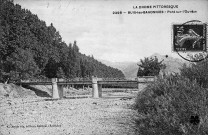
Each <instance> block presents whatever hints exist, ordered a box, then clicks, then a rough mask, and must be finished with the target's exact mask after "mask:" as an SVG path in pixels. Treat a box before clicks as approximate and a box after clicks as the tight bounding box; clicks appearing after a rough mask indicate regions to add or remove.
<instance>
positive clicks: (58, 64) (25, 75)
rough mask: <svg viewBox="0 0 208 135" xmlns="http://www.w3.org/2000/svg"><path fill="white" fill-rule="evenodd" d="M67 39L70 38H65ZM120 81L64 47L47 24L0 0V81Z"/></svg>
mask: <svg viewBox="0 0 208 135" xmlns="http://www.w3.org/2000/svg"><path fill="white" fill-rule="evenodd" d="M69 38H70V37H69ZM91 76H97V77H102V78H124V75H123V73H122V72H121V71H120V70H118V69H115V68H112V67H109V66H106V65H104V64H102V63H101V62H99V61H97V60H96V59H94V58H93V56H86V55H84V54H81V53H80V52H79V47H78V45H77V42H76V41H74V43H69V44H66V43H65V42H64V41H63V40H62V37H61V35H60V34H59V32H58V31H57V30H56V28H55V27H54V26H53V24H52V23H51V24H50V26H47V25H46V23H45V22H44V21H42V20H40V19H39V18H38V16H37V15H35V14H32V13H31V12H30V11H29V10H28V9H22V8H21V6H20V5H18V4H14V3H13V1H11V0H0V80H1V81H7V80H19V79H29V78H36V79H37V78H54V77H58V78H76V77H79V78H89V77H91Z"/></svg>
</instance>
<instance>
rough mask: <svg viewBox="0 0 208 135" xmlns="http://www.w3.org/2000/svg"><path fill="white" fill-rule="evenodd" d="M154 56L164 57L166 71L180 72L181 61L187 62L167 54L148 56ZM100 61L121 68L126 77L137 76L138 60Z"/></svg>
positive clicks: (161, 58)
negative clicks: (166, 55)
mask: <svg viewBox="0 0 208 135" xmlns="http://www.w3.org/2000/svg"><path fill="white" fill-rule="evenodd" d="M154 56H157V58H158V59H159V60H163V59H164V61H163V62H164V64H166V66H167V67H166V69H165V72H167V73H172V72H175V73H179V72H180V70H179V68H180V67H181V66H182V65H183V63H188V62H185V61H183V60H181V59H178V58H173V57H171V56H168V57H167V58H166V57H165V56H163V55H160V54H157V53H155V54H153V55H151V56H150V57H154ZM102 62H104V63H105V64H106V65H110V66H112V67H114V68H118V69H120V70H122V72H123V73H124V75H125V77H126V78H128V79H134V78H136V77H137V70H138V64H139V61H138V62H120V63H117V62H116V63H114V62H108V61H102Z"/></svg>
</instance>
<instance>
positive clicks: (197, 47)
mask: <svg viewBox="0 0 208 135" xmlns="http://www.w3.org/2000/svg"><path fill="white" fill-rule="evenodd" d="M172 29H173V30H172V31H173V40H172V41H173V51H174V52H184V51H186V52H188V51H192V52H196V51H198V52H199V51H207V45H206V44H207V41H206V40H207V38H206V36H207V34H206V31H207V29H206V24H197V23H191V24H187V23H184V24H173V26H172Z"/></svg>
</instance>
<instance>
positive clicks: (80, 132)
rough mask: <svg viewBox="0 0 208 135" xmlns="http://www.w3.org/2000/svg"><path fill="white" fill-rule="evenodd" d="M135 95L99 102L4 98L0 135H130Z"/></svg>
mask: <svg viewBox="0 0 208 135" xmlns="http://www.w3.org/2000/svg"><path fill="white" fill-rule="evenodd" d="M135 94H136V93H122V92H121V93H108V94H104V95H103V98H99V99H93V98H80V99H70V98H64V99H61V100H51V98H40V97H38V98H15V99H14V98H13V99H11V98H5V99H2V100H1V101H0V133H1V134H2V135H9V134H11V135H121V134H122V135H127V134H128V135H131V134H134V129H133V121H132V118H133V117H134V116H135V114H136V111H135V110H133V109H132V105H133V103H134V96H135Z"/></svg>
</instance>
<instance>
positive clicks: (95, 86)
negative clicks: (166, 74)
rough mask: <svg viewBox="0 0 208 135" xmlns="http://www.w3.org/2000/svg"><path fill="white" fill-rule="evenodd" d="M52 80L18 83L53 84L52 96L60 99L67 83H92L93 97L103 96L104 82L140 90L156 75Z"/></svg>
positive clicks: (152, 80)
mask: <svg viewBox="0 0 208 135" xmlns="http://www.w3.org/2000/svg"><path fill="white" fill-rule="evenodd" d="M51 80H52V81H23V82H18V83H16V84H18V85H52V95H53V96H52V98H54V99H58V98H63V87H64V86H66V85H76V84H79V85H91V86H92V97H93V98H99V97H102V85H103V84H136V85H137V86H138V90H141V88H142V87H144V85H146V83H150V82H154V81H155V77H154V76H144V77H138V78H136V79H135V80H104V79H102V78H97V77H92V80H77V81H74V80H71V81H65V80H62V81H60V80H61V79H60V80H59V79H57V78H52V79H51Z"/></svg>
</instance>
